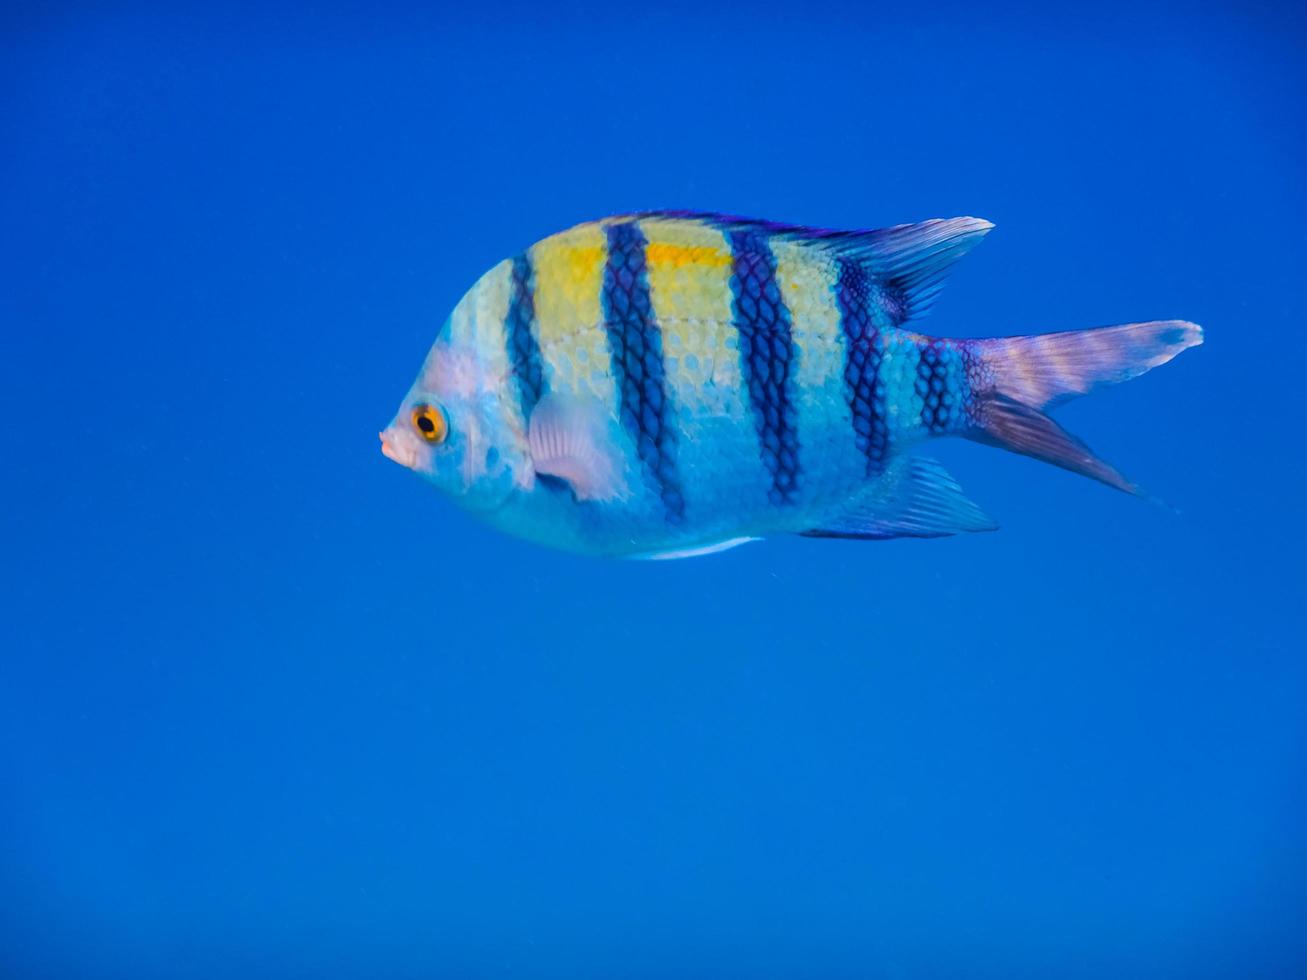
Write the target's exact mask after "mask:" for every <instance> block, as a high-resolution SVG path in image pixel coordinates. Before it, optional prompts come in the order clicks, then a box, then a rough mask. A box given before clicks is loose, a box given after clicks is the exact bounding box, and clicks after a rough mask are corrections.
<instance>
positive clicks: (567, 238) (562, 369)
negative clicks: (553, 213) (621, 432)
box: [530, 223, 617, 414]
mask: <svg viewBox="0 0 1307 980" xmlns="http://www.w3.org/2000/svg"><path fill="white" fill-rule="evenodd" d="M607 257H608V245H607V240H606V238H605V235H604V230H603V227H602V226H601V225H599V224H597V223H591V224H584V225H578V226H577V227H575V228H571V229H569V230H567V231H563V232H559V233H558V234H557V235H551V236H550V237H549V238H546V239H545V240H544V241H542V242H539V243H537V244H536V245H534V246H532V248H531V251H530V259H531V264H532V267H533V268H534V269H535V297H534V298H535V315H536V329H537V331H538V339H539V344H540V353H541V357H542V359H543V361H544V373H545V381H546V388H547V390H550V391H558V392H567V393H571V394H574V395H591V396H594V397H596V398H598V399H600V401H601V402H602V403H603V405H604V407H605V408H606V409H608V410H610V411H612V412H613V413H614V414H616V411H617V390H616V386H615V384H614V381H613V373H612V371H611V370H610V369H609V355H608V338H607V335H606V334H605V332H604V327H603V311H602V309H601V305H600V294H601V292H602V289H603V282H604V262H605V260H606V259H607Z"/></svg>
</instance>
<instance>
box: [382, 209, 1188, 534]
mask: <svg viewBox="0 0 1307 980" xmlns="http://www.w3.org/2000/svg"><path fill="white" fill-rule="evenodd" d="M991 227H992V226H991V225H990V224H989V223H988V222H986V221H982V220H979V219H975V218H955V219H949V220H934V221H927V222H922V223H920V224H914V225H901V226H897V227H894V228H888V229H881V230H877V231H861V232H837V231H824V230H817V229H810V228H804V227H798V226H788V225H780V224H776V223H771V222H761V221H752V220H746V219H739V218H732V217H726V216H720V215H707V214H694V213H684V212H661V213H645V214H638V215H624V216H618V217H614V218H608V219H604V220H602V221H595V222H589V223H586V224H582V225H578V226H576V227H574V228H571V229H568V230H566V231H563V232H560V233H558V234H555V235H552V236H550V237H549V238H546V239H544V240H543V241H541V242H539V243H537V244H536V245H534V246H532V247H531V248H530V249H528V250H526V251H525V252H524V253H522V254H520V255H518V256H515V257H513V258H510V259H506V260H505V261H503V262H501V263H499V264H498V265H497V266H495V267H494V268H492V269H491V270H490V271H488V272H487V273H486V274H485V275H484V276H482V277H481V279H480V280H479V281H478V282H477V283H476V284H475V285H474V286H473V287H472V288H471V289H470V290H469V291H468V292H467V294H466V295H464V297H463V299H462V300H461V301H460V302H459V303H458V304H457V306H456V307H455V309H454V311H453V313H452V314H451V315H450V317H449V320H448V321H447V322H446V324H445V325H444V327H443V328H442V329H441V331H440V333H439V335H438V336H437V339H436V341H435V344H434V345H433V347H432V348H431V351H430V352H429V354H428V355H427V358H426V361H425V363H424V365H423V368H422V371H421V372H420V374H419V376H418V379H417V381H416V382H415V383H414V384H413V386H412V388H411V389H410V391H409V393H408V395H407V396H406V397H405V399H404V402H403V403H402V405H401V407H400V410H399V412H398V413H397V415H396V416H395V419H394V420H393V421H392V423H391V424H390V426H389V427H388V428H387V429H386V430H385V431H384V432H383V433H382V441H383V450H384V451H385V452H386V454H387V455H388V456H390V457H391V458H392V459H395V460H396V461H398V462H401V463H403V464H404V465H406V466H408V467H410V468H411V469H414V470H415V471H417V472H419V473H421V474H422V475H424V476H426V477H427V478H428V479H429V480H431V482H433V483H435V484H436V485H437V486H438V487H440V488H441V489H443V490H445V491H447V492H449V493H450V494H452V495H453V496H454V497H455V498H456V499H458V500H459V501H460V502H461V503H463V504H464V505H465V506H467V507H468V508H469V509H471V510H473V511H475V512H477V513H478V514H479V515H480V516H481V517H483V518H484V519H486V520H488V521H489V522H490V523H492V524H494V525H495V526H497V527H499V528H501V529H502V530H505V531H507V532H509V533H512V534H516V535H518V536H521V537H524V538H528V539H530V540H533V541H537V542H539V543H541V544H545V545H549V546H553V547H558V548H563V549H566V550H571V551H576V552H582V553H586V554H594V555H611V556H639V557H682V556H685V555H690V554H698V553H707V552H710V551H715V550H721V549H722V548H724V547H730V546H732V545H734V544H737V543H741V542H743V541H748V540H752V539H756V538H760V537H764V536H767V535H771V534H778V533H798V534H806V535H811V536H821V537H856V538H887V537H898V536H918V537H931V536H938V535H943V534H952V533H957V532H959V531H977V530H989V529H992V528H993V527H994V526H995V525H994V524H993V522H992V520H991V519H990V518H988V517H987V516H986V515H985V514H984V513H983V512H982V511H981V510H980V509H979V508H978V507H977V506H976V505H975V504H973V503H972V502H971V501H969V500H967V499H966V498H965V497H964V496H963V495H962V493H961V491H960V489H959V488H958V486H957V484H956V483H955V482H954V481H953V480H952V479H951V477H949V475H948V474H947V473H945V472H944V470H943V469H942V468H941V467H940V466H939V465H938V464H936V463H933V462H932V461H930V460H927V459H924V458H921V457H917V456H915V455H912V454H911V453H910V450H911V449H912V448H913V447H914V446H916V445H917V444H918V443H920V442H923V441H924V440H926V439H929V438H931V437H935V436H943V435H962V436H965V437H968V438H972V439H977V440H979V441H984V442H990V443H996V444H998V445H1001V446H1003V447H1004V448H1009V449H1012V450H1014V451H1017V452H1021V453H1025V454H1027V455H1033V456H1036V457H1037V458H1041V459H1045V460H1047V461H1049V462H1053V463H1055V464H1057V465H1061V466H1064V467H1066V468H1069V469H1073V470H1076V471H1078V472H1082V473H1085V474H1086V475H1089V476H1092V477H1094V478H1096V479H1100V480H1102V481H1103V482H1106V483H1109V484H1110V485H1113V486H1117V487H1119V488H1121V489H1125V490H1133V489H1134V488H1133V486H1132V485H1131V484H1129V483H1127V482H1126V481H1125V480H1124V478H1122V477H1121V476H1120V474H1118V473H1117V472H1116V471H1115V470H1113V469H1112V468H1111V467H1110V466H1108V465H1107V464H1105V463H1103V462H1102V461H1101V460H1098V459H1097V458H1096V457H1094V456H1093V454H1092V453H1090V452H1089V451H1088V449H1087V448H1085V447H1084V445H1083V444H1082V443H1080V442H1079V441H1078V440H1075V439H1074V437H1072V436H1070V435H1069V434H1067V433H1065V432H1064V431H1063V430H1061V429H1060V427H1058V426H1057V424H1056V423H1055V422H1053V421H1052V420H1051V419H1050V418H1048V416H1047V415H1045V414H1044V413H1043V409H1044V408H1045V407H1046V406H1048V405H1049V404H1050V403H1052V402H1055V401H1058V400H1061V399H1064V398H1066V397H1070V396H1072V395H1074V394H1080V393H1083V392H1084V391H1087V390H1089V389H1090V388H1091V387H1093V386H1094V385H1095V384H1098V383H1104V382H1112V381H1119V380H1124V379H1125V378H1127V377H1133V376H1134V375H1136V374H1139V373H1142V372H1143V371H1145V370H1148V369H1149V368H1151V367H1153V366H1156V365H1157V364H1160V363H1163V362H1165V361H1166V360H1169V359H1170V358H1171V357H1173V356H1174V355H1175V354H1176V353H1178V352H1179V351H1181V350H1183V349H1185V348H1186V347H1189V346H1192V345H1194V344H1196V343H1199V342H1200V341H1201V331H1200V330H1199V328H1198V327H1196V326H1195V325H1193V324H1189V323H1185V322H1183V321H1159V322H1154V323H1146V324H1129V325H1126V326H1122V327H1109V328H1102V329H1099V330H1091V331H1075V332H1071V333H1064V334H1050V335H1043V336H1037V337H1024V338H1023V337H1014V338H1003V339H996V340H955V339H948V338H940V337H932V336H928V335H925V334H921V333H918V332H916V331H914V330H911V329H909V328H908V327H907V326H906V324H907V323H908V322H909V321H910V320H911V319H913V318H914V317H917V316H920V315H921V314H923V313H925V312H926V311H927V310H928V309H929V307H930V304H931V302H932V301H933V300H934V298H935V296H936V294H937V293H938V291H939V289H940V287H941V285H942V282H943V279H944V276H945V275H946V273H947V271H948V269H949V267H950V266H951V265H952V263H953V262H954V261H956V260H957V259H958V258H960V257H961V256H962V255H963V254H965V253H966V251H968V250H969V249H970V248H971V247H972V246H973V245H974V244H976V243H977V242H978V241H979V240H980V239H981V238H982V237H983V236H984V235H985V234H986V233H987V232H988V231H989V230H990V228H991ZM419 410H420V411H421V412H423V413H426V414H427V415H430V416H431V417H432V418H433V419H435V420H436V422H423V421H422V420H423V419H424V418H425V417H426V416H425V415H419ZM437 422H438V423H439V428H440V429H441V438H440V439H439V440H435V439H433V438H432V435H433V433H432V432H431V431H426V430H424V429H423V428H419V423H421V424H422V425H423V426H425V425H432V426H435V425H436V423H437Z"/></svg>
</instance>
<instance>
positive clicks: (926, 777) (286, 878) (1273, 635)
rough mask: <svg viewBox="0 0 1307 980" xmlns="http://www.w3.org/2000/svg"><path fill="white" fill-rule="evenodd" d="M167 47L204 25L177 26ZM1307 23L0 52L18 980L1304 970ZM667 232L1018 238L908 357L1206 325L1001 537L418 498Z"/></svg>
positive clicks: (997, 474)
mask: <svg viewBox="0 0 1307 980" xmlns="http://www.w3.org/2000/svg"><path fill="white" fill-rule="evenodd" d="M181 6H183V7H184V5H181ZM1305 82H1307V22H1305V21H1304V16H1303V14H1302V12H1301V11H1300V9H1296V8H1295V7H1294V6H1291V5H1288V4H1285V5H1283V6H1274V5H1254V6H1252V7H1249V6H1247V5H1244V4H1234V3H1230V4H1226V5H1223V6H1211V5H1207V6H1203V5H1191V6H1189V7H1188V8H1187V9H1179V8H1176V9H1168V8H1166V7H1163V6H1161V5H1154V4H1151V3H1147V2H1143V3H1131V4H1120V5H1117V4H1108V5H1102V4H1086V5H1083V6H1080V7H1077V8H1070V7H1067V8H1059V9H1058V10H1057V11H1055V12H1054V11H1051V10H1049V11H1040V10H1039V9H1038V8H1035V7H1029V8H1027V7H1015V6H1013V7H1006V8H995V7H992V6H990V5H983V4H976V5H966V6H963V5H951V6H949V5H945V6H942V7H930V8H924V7H923V8H920V9H918V10H916V11H915V12H914V11H908V10H904V9H901V8H899V7H893V8H890V7H877V6H859V5H853V4H850V5H847V6H839V5H827V4H821V3H817V4H812V5H786V6H785V7H781V6H776V7H767V6H758V5H753V6H750V7H747V8H745V7H740V8H733V9H727V8H724V7H723V8H715V7H711V6H704V5H701V6H691V5H684V4H682V5H673V6H670V7H668V6H655V5H611V4H609V5H601V6H595V7H593V8H590V9H580V8H573V9H567V10H562V9H553V8H551V7H549V6H548V5H540V6H538V7H535V6H533V7H526V6H513V5H508V6H501V5H478V6H477V8H476V9H473V10H470V11H465V12H464V13H462V14H459V15H453V14H443V13H438V12H425V13H423V12H418V11H416V10H410V9H407V8H403V7H392V8H389V9H378V8H373V7H369V6H366V5H362V4H359V5H354V6H346V5H331V6H330V7H327V8H322V9H320V10H319V11H318V12H316V13H309V12H305V11H303V10H300V9H299V8H297V7H294V6H280V7H267V6H253V5H248V6H245V7H243V8H239V9H238V8H232V9H230V10H228V11H226V12H220V11H215V12H209V13H188V12H184V11H182V10H181V9H180V8H179V10H178V11H176V12H171V13H169V12H164V11H162V10H156V9H153V8H149V7H142V6H130V5H126V6H124V5H116V6H115V5H100V6H92V5H77V4H69V5H58V4H45V5H32V6H31V7H28V8H15V7H13V6H12V5H10V6H7V7H6V8H5V12H4V13H3V14H0V203H2V208H0V219H2V220H0V282H2V283H3V288H0V323H3V352H2V353H0V399H2V400H3V411H2V412H0V438H2V439H3V445H2V447H0V448H2V450H3V457H2V458H3V479H0V976H3V977H4V978H23V980H25V978H45V977H50V978H63V977H78V978H81V977H86V978H133V980H139V978H146V980H152V978H207V977H229V976H241V977H246V978H261V977H277V978H285V977H304V978H309V977H312V978H336V977H412V978H418V977H478V976H484V977H493V976H515V977H628V976H629V977H672V976H676V977H694V976H699V977H727V976H734V977H745V976H748V977H782V976H808V977H1048V976H1059V977H1103V976H1132V977H1152V976H1157V977H1254V976H1255V977H1263V976H1264V977H1272V976H1279V977H1293V976H1303V975H1304V974H1307V928H1305V926H1304V923H1305V921H1307V913H1304V909H1305V908H1307V767H1304V759H1305V758H1307V755H1305V753H1307V651H1305V650H1304V646H1307V644H1305V643H1304V626H1307V623H1304V618H1305V617H1304V604H1305V594H1307V586H1305V579H1307V575H1304V569H1303V555H1304V553H1307V552H1305V551H1304V545H1305V543H1307V542H1304V534H1303V524H1304V511H1303V502H1304V499H1305V490H1307V486H1305V485H1307V480H1305V479H1304V476H1305V473H1304V452H1303V448H1302V445H1303V444H1302V440H1303V432H1304V425H1303V422H1304V387H1303V377H1304V369H1305V367H1307V339H1305V338H1307V312H1305V311H1304V304H1303V296H1304V292H1303V282H1304V269H1307V234H1305V233H1304V218H1305V217H1307V207H1305V204H1307V184H1305V183H1304V179H1303V175H1304V172H1307V166H1305V163H1307V154H1305V153H1304V151H1305V150H1307V138H1305V136H1304V122H1305V120H1307V117H1305V116H1304V112H1303V106H1304V103H1305V100H1307V85H1305V84H1304V83H1305ZM651 207H690V208H706V209H714V210H725V211H732V212H736V213H743V214H751V215H758V216H762V217H768V218H774V219H778V220H786V221H800V222H808V223H813V224H821V225H827V226H836V227H847V226H871V227H875V226H881V225H886V224H893V223H898V222H905V221H916V220H920V219H924V218H928V217H935V216H953V215H962V214H971V215H978V216H981V217H985V218H989V219H990V220H992V221H994V222H996V224H997V226H998V227H997V229H996V230H995V231H994V232H993V233H992V234H991V235H990V236H989V238H988V239H987V240H986V242H985V243H984V244H983V245H982V246H981V247H979V248H978V249H977V250H976V251H975V252H974V253H973V254H972V255H970V256H969V257H967V258H966V259H965V260H964V261H963V262H961V263H960V264H959V266H958V267H957V270H956V272H955V274H954V275H953V277H952V279H951V281H950V283H949V285H948V287H947V289H946V290H945V292H944V295H943V297H942V299H941V301H940V303H939V304H938V306H937V308H936V310H935V312H934V313H933V314H932V316H931V318H930V319H929V320H927V321H923V327H924V328H926V329H929V330H930V331H932V332H936V333H940V334H946V335H947V334H952V335H958V336H984V335H992V334H1004V333H1020V332H1034V331H1039V330H1057V329H1071V328H1077V327H1087V326H1093V325H1099V324H1108V323H1119V322H1127V321H1131V320H1142V319H1150V318H1165V317H1183V318H1188V319H1192V320H1195V321H1197V322H1200V323H1202V324H1203V325H1204V327H1205V328H1206V330H1207V343H1206V344H1205V346H1203V347H1201V348H1198V349H1196V350H1193V351H1189V352H1186V353H1185V354H1183V355H1181V356H1180V357H1179V358H1178V359H1177V360H1176V361H1174V362H1173V363H1172V364H1169V365H1167V366H1166V367H1165V368H1163V369H1160V370H1158V371H1156V372H1154V373H1152V374H1150V375H1148V376H1147V377H1144V378H1142V379H1140V380H1138V381H1135V382H1132V383H1130V384H1128V385H1125V386H1122V387H1120V388H1113V389H1109V390H1105V391H1103V392H1101V393H1098V394H1096V395H1094V396H1092V397H1090V398H1087V399H1084V400H1081V401H1078V402H1076V403H1074V404H1072V405H1069V406H1066V407H1065V408H1063V409H1061V410H1059V415H1058V417H1059V418H1060V419H1061V420H1062V421H1063V422H1064V424H1066V425H1067V426H1068V428H1070V429H1071V430H1072V431H1074V432H1076V433H1078V434H1079V435H1081V436H1083V437H1084V438H1085V439H1086V440H1087V441H1088V442H1089V443H1090V444H1091V445H1093V446H1094V447H1095V449H1097V450H1099V451H1100V452H1101V453H1102V454H1103V455H1104V456H1105V457H1106V458H1107V459H1109V460H1110V461H1112V462H1113V463H1115V464H1117V465H1119V466H1120V467H1121V468H1122V470H1123V471H1124V472H1125V473H1127V474H1128V475H1129V476H1131V477H1132V478H1134V479H1136V480H1138V481H1139V482H1140V483H1142V484H1143V485H1144V486H1145V487H1146V488H1147V489H1149V490H1150V491H1151V492H1152V493H1153V494H1155V495H1156V496H1158V497H1160V498H1162V499H1163V500H1165V501H1167V502H1168V504H1169V505H1171V507H1172V508H1173V509H1174V512H1173V511H1172V510H1168V509H1166V508H1164V507H1159V506H1154V505H1151V504H1149V503H1147V502H1144V501H1141V500H1138V499H1132V498H1130V497H1127V496H1125V495H1123V494H1118V493H1113V492H1112V491H1110V490H1107V489H1105V488H1104V487H1102V486H1099V485H1097V484H1094V483H1092V482H1090V481H1088V480H1084V479H1081V478H1078V477H1075V476H1072V475H1070V474H1068V473H1065V472H1062V471H1059V470H1056V469H1054V468H1052V467H1049V466H1044V465H1041V464H1038V463H1035V462H1033V461H1031V460H1028V459H1024V458H1020V457H1016V456H1011V455H1007V454H1004V453H1001V452H998V451H996V450H993V449H986V448H983V447H980V446H976V445H972V444H963V443H952V442H950V443H941V444H939V445H936V446H932V447H931V449H930V452H931V453H932V454H933V455H937V456H939V457H941V458H942V459H943V460H944V461H945V462H946V463H947V464H948V466H949V468H950V469H951V470H952V471H953V472H954V474H955V475H956V476H957V477H958V479H959V481H960V482H961V483H962V484H963V485H964V487H965V488H966V490H967V491H968V493H969V494H970V495H971V496H972V497H974V498H975V499H976V500H977V501H979V502H980V503H981V504H982V505H983V506H985V508H986V509H987V510H989V511H990V512H991V513H993V514H994V515H995V516H996V517H997V518H998V519H999V520H1000V521H1001V522H1002V524H1003V525H1004V526H1003V530H1002V531H1001V532H999V533H998V534H992V535H977V536H973V537H969V538H959V539H952V540H942V541H925V542H922V541H899V542H890V543H858V542H851V543H850V542H831V541H811V540H799V539H779V540H772V541H769V542H767V543H765V544H762V545H751V546H749V547H747V548H742V549H739V550H737V551H733V552H730V553H729V554H725V555H720V556H717V557H715V558H709V559H701V560H698V561H691V562H680V563H653V564H649V563H634V562H630V563H609V562H600V561H595V560H587V559H581V558H575V557H569V556H567V555H562V554H555V553H551V552H548V551H543V550H540V549H538V548H535V547H532V546H530V545H527V544H524V543H521V542H519V541H515V540H511V539H509V538H506V537H503V536H500V535H498V534H496V533H494V532H492V531H490V530H489V529H487V528H485V527H483V526H481V525H479V524H477V523H475V522H474V521H473V520H472V519H471V518H470V517H468V516H466V515H465V514H464V513H462V512H461V511H460V510H459V509H458V508H456V507H455V506H454V505H452V504H451V503H450V502H448V501H446V500H444V499H442V498H440V497H439V496H438V495H437V494H436V493H435V492H434V491H433V490H431V489H430V488H429V487H427V486H426V485H424V484H423V483H421V482H420V481H419V480H417V479H415V478H414V477H413V476H412V475H411V474H408V473H406V472H404V471H403V470H401V469H400V468H399V467H397V466H395V465H394V464H392V463H390V462H388V461H387V460H385V459H383V458H382V456H381V454H380V453H379V451H378V443H377V435H376V433H377V430H378V429H379V428H380V427H381V426H382V425H383V424H384V423H385V422H386V421H387V420H388V419H389V418H390V415H391V413H392V412H393V411H394V409H395V406H396V405H397V404H398V401H399V399H400V397H401V396H402V395H403V393H404V391H405V390H406V388H407V386H408V384H409V383H410V381H411V380H412V378H413V376H414V375H415V373H416V371H417V369H418V366H419V364H420V361H421V358H422V356H423V354H424V353H425V351H426V349H427V347H428V345H429V344H430V343H431V341H432V339H433V338H434V335H435V332H436V330H437V328H438V327H439V325H440V323H441V322H442V321H443V319H444V317H445V316H446V314H447V312H448V310H449V309H450V307H451V306H452V305H453V304H454V303H455V302H456V301H457V300H458V298H459V296H460V295H461V294H462V293H463V291H464V290H465V289H466V288H467V287H468V286H469V285H470V284H471V283H472V282H473V281H474V280H475V278H476V277H477V276H478V275H479V274H480V273H481V272H482V271H483V270H485V269H486V268H488V267H489V266H490V265H491V264H493V263H494V262H496V261H498V260H499V259H501V258H503V257H504V256H507V255H509V254H512V253H513V252H515V251H517V250H519V249H521V248H522V247H523V246H525V245H528V244H529V243H531V242H532V241H534V240H536V239H538V238H540V237H542V236H544V235H546V234H549V233H551V232H553V231H556V230H558V229H560V228H563V227H566V226H567V225H569V224H571V223H574V222H577V221H581V220H585V219H590V218H594V217H598V216H601V215H604V214H608V213H612V212H617V211H623V210H629V209H639V208H651Z"/></svg>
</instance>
